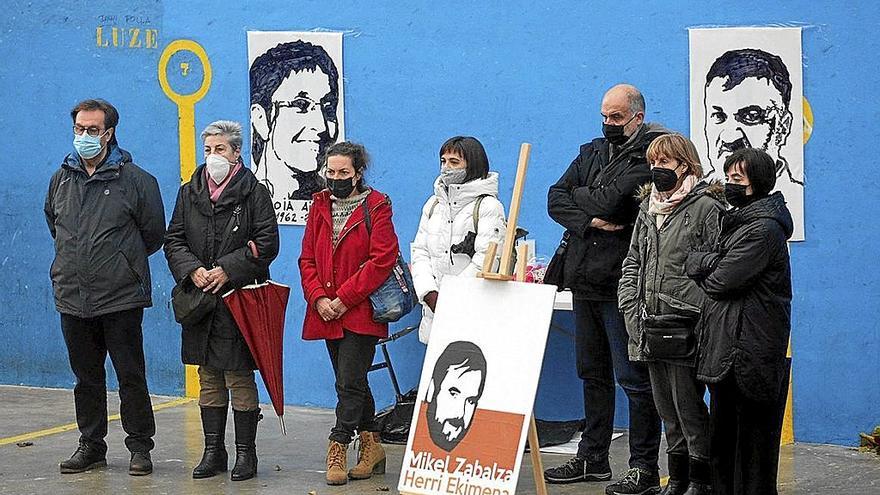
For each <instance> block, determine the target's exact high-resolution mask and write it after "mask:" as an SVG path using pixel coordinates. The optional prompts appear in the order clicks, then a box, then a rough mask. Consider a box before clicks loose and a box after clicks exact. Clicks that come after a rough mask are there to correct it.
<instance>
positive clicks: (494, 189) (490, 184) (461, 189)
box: [434, 172, 498, 205]
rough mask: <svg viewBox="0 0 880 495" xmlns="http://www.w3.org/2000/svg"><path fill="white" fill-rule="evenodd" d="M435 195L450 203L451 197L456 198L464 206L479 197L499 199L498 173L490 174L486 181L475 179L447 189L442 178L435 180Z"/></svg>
mask: <svg viewBox="0 0 880 495" xmlns="http://www.w3.org/2000/svg"><path fill="white" fill-rule="evenodd" d="M434 194H435V195H436V196H437V197H438V198H440V199H442V200H444V201H448V200H449V198H450V197H452V196H455V198H456V201H458V202H459V203H461V204H462V205H464V204H467V203H470V202H471V201H473V200H476V199H477V197H478V196H481V195H486V194H488V195H490V196H495V197H496V198H497V197H498V172H489V174H488V175H487V176H486V178H485V179H474V180H472V181H470V182H465V183H464V184H453V185H451V186H449V188H448V189H447V188H446V186H444V185H443V184H442V183H441V182H440V177H437V179H435V180H434Z"/></svg>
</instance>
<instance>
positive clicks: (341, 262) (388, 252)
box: [299, 189, 400, 340]
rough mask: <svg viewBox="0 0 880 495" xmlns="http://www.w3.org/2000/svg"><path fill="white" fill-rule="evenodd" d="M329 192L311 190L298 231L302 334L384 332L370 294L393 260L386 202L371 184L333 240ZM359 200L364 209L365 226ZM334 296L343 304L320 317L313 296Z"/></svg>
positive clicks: (327, 336) (325, 335) (394, 252)
mask: <svg viewBox="0 0 880 495" xmlns="http://www.w3.org/2000/svg"><path fill="white" fill-rule="evenodd" d="M331 201H332V198H331V196H330V192H329V191H328V190H326V189H325V190H323V191H321V192H318V193H315V195H314V196H313V201H312V207H311V209H310V210H309V218H308V220H307V221H306V231H305V233H304V234H303V240H302V252H301V253H300V257H299V271H300V274H301V275H302V289H303V297H305V300H306V303H307V306H306V314H305V319H304V321H303V332H302V338H303V340H317V339H328V340H333V339H341V338H342V337H343V335H344V332H343V330H348V331H350V332H354V333H357V334H360V335H371V336H374V337H379V338H384V337H387V336H388V324H387V323H376V322H375V321H373V306H372V305H371V304H370V294H372V293H373V292H374V291H375V290H376V289H378V288H379V286H380V285H382V283H383V282H385V280H386V279H388V276H389V275H390V274H391V269H392V268H394V264H395V262H396V261H397V254H398V253H399V252H400V248H399V247H398V241H397V234H396V233H394V224H393V223H392V221H391V203H390V202H389V201H388V199H387V198H386V197H385V195H384V194H382V193H380V192H378V191H376V190H375V189H374V190H373V191H371V192H370V194H368V195H367V197H366V198H365V199H364V202H363V203H361V206H358V207H357V208H355V210H354V211H353V212H352V214H351V216H350V217H348V221H347V222H346V224H345V226H344V227H343V228H342V231H341V232H340V233H339V239H338V240H337V242H336V245H335V246H334V245H333V219H332V218H331V210H332V205H331ZM364 205H366V207H367V208H369V209H370V221H371V225H372V227H371V229H369V230H368V229H367V225H366V223H365V219H366V216H365V210H364ZM322 297H327V298H330V299H331V300H332V299H335V298H337V297H338V298H339V300H340V301H341V302H342V303H343V304H345V306H346V307H347V308H348V311H346V312H345V313H344V314H343V315H342V316H341V317H340V318H337V319H335V320H330V321H324V320H323V319H322V318H321V316H320V315H319V314H318V310H317V309H315V303H316V302H317V301H318V299H320V298H322Z"/></svg>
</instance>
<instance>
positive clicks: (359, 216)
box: [299, 142, 399, 485]
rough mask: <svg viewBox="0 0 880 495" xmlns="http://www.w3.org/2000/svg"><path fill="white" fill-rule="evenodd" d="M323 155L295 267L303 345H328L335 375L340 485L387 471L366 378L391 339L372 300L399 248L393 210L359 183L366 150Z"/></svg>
mask: <svg viewBox="0 0 880 495" xmlns="http://www.w3.org/2000/svg"><path fill="white" fill-rule="evenodd" d="M325 156H326V164H325V166H326V169H325V170H326V175H325V178H326V180H327V189H324V190H323V191H321V192H318V193H315V195H314V196H313V197H312V198H313V202H312V207H311V210H310V211H309V219H308V221H307V223H306V231H305V234H304V236H303V244H302V254H301V255H300V258H299V268H300V273H301V275H302V287H303V295H304V296H305V298H306V302H307V308H306V317H305V322H304V323H303V339H305V340H317V339H325V340H326V342H327V350H328V352H329V354H330V362H331V363H332V364H333V371H334V373H335V375H336V397H337V403H336V425H335V426H334V427H333V429H332V430H331V432H330V444H329V447H328V450H327V483H328V484H330V485H342V484H345V483H346V482H347V481H348V479H349V478H351V479H366V478H369V477H370V475H371V474H372V473H383V472H384V469H385V452H384V451H383V450H382V446H381V445H380V444H379V434H378V433H377V432H378V427H377V426H376V424H375V422H374V421H373V416H374V415H375V403H374V402H373V394H372V393H371V392H370V386H369V383H368V382H367V372H368V370H369V368H370V366H371V365H372V364H373V356H374V354H375V349H376V342H377V341H378V340H379V339H380V338H384V337H387V336H388V324H387V323H376V322H374V321H373V308H372V306H371V305H370V299H369V296H370V293H372V292H373V291H375V290H376V289H377V288H379V286H380V285H382V283H383V282H384V281H385V279H387V278H388V276H389V275H390V274H391V269H392V267H393V266H394V263H395V261H396V259H397V253H398V249H399V248H398V244H397V234H395V233H394V225H393V224H392V223H391V204H390V203H389V202H388V200H387V199H386V197H385V195H384V194H382V193H380V192H378V191H375V190H373V189H370V188H368V187H366V186H365V184H364V170H365V169H366V167H367V161H368V157H367V152H366V150H365V149H364V147H363V146H361V145H359V144H354V143H348V142H342V143H336V144H334V145H332V146H331V147H330V148H329V149H328V150H327V152H326V155H325ZM366 210H369V215H370V223H371V228H369V229H368V228H367V224H366V222H365V216H366ZM355 432H357V433H358V435H359V436H360V449H359V451H358V463H357V465H356V466H355V467H354V468H352V469H351V470H350V471H346V469H347V464H346V455H345V451H346V447H347V446H348V444H349V443H350V442H351V440H352V439H353V437H354V435H355Z"/></svg>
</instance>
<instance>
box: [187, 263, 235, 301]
mask: <svg viewBox="0 0 880 495" xmlns="http://www.w3.org/2000/svg"><path fill="white" fill-rule="evenodd" d="M189 278H190V279H191V280H192V282H193V284H195V286H196V287H198V288H199V289H202V291H203V292H210V293H212V294H216V293H217V292H218V291H219V290H220V288H221V287H223V285H224V284H225V283H226V282H228V281H229V276H228V275H226V272H225V271H223V267H220V266H218V267H214V268H212V269H210V270H206V269H205V267H203V266H200V267H198V268H196V269H195V270H194V271H193V272H192V273H191V274H190V275H189Z"/></svg>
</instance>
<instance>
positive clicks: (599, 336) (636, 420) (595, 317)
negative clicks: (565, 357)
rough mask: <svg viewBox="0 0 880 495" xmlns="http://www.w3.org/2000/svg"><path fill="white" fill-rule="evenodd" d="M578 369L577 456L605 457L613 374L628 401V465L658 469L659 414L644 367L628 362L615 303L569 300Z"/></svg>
mask: <svg viewBox="0 0 880 495" xmlns="http://www.w3.org/2000/svg"><path fill="white" fill-rule="evenodd" d="M573 305H574V316H575V326H576V328H577V331H576V339H575V344H576V345H577V371H578V376H579V377H580V378H581V380H583V381H584V414H585V416H586V420H587V424H586V428H585V429H584V432H583V434H582V435H581V441H580V443H579V444H578V457H581V458H584V459H590V460H594V461H595V460H600V459H604V458H607V457H608V450H609V448H610V447H611V434H612V433H613V432H614V397H615V389H614V378H615V376H616V377H617V382H618V383H619V384H620V386H621V387H622V388H623V391H624V392H626V396H627V398H628V399H629V455H630V458H629V466H630V467H639V468H642V469H645V470H648V471H650V472H653V473H656V472H657V469H658V467H657V458H658V456H659V452H660V416H659V415H658V414H657V409H656V408H655V407H654V397H653V395H652V393H651V378H650V375H649V374H648V367H647V366H646V365H645V364H643V363H638V362H632V361H630V360H629V355H628V353H627V343H628V341H629V336H628V335H627V333H626V327H625V325H624V322H623V316H622V315H621V314H620V311H619V310H618V309H617V302H616V301H590V300H585V299H574V304H573Z"/></svg>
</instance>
